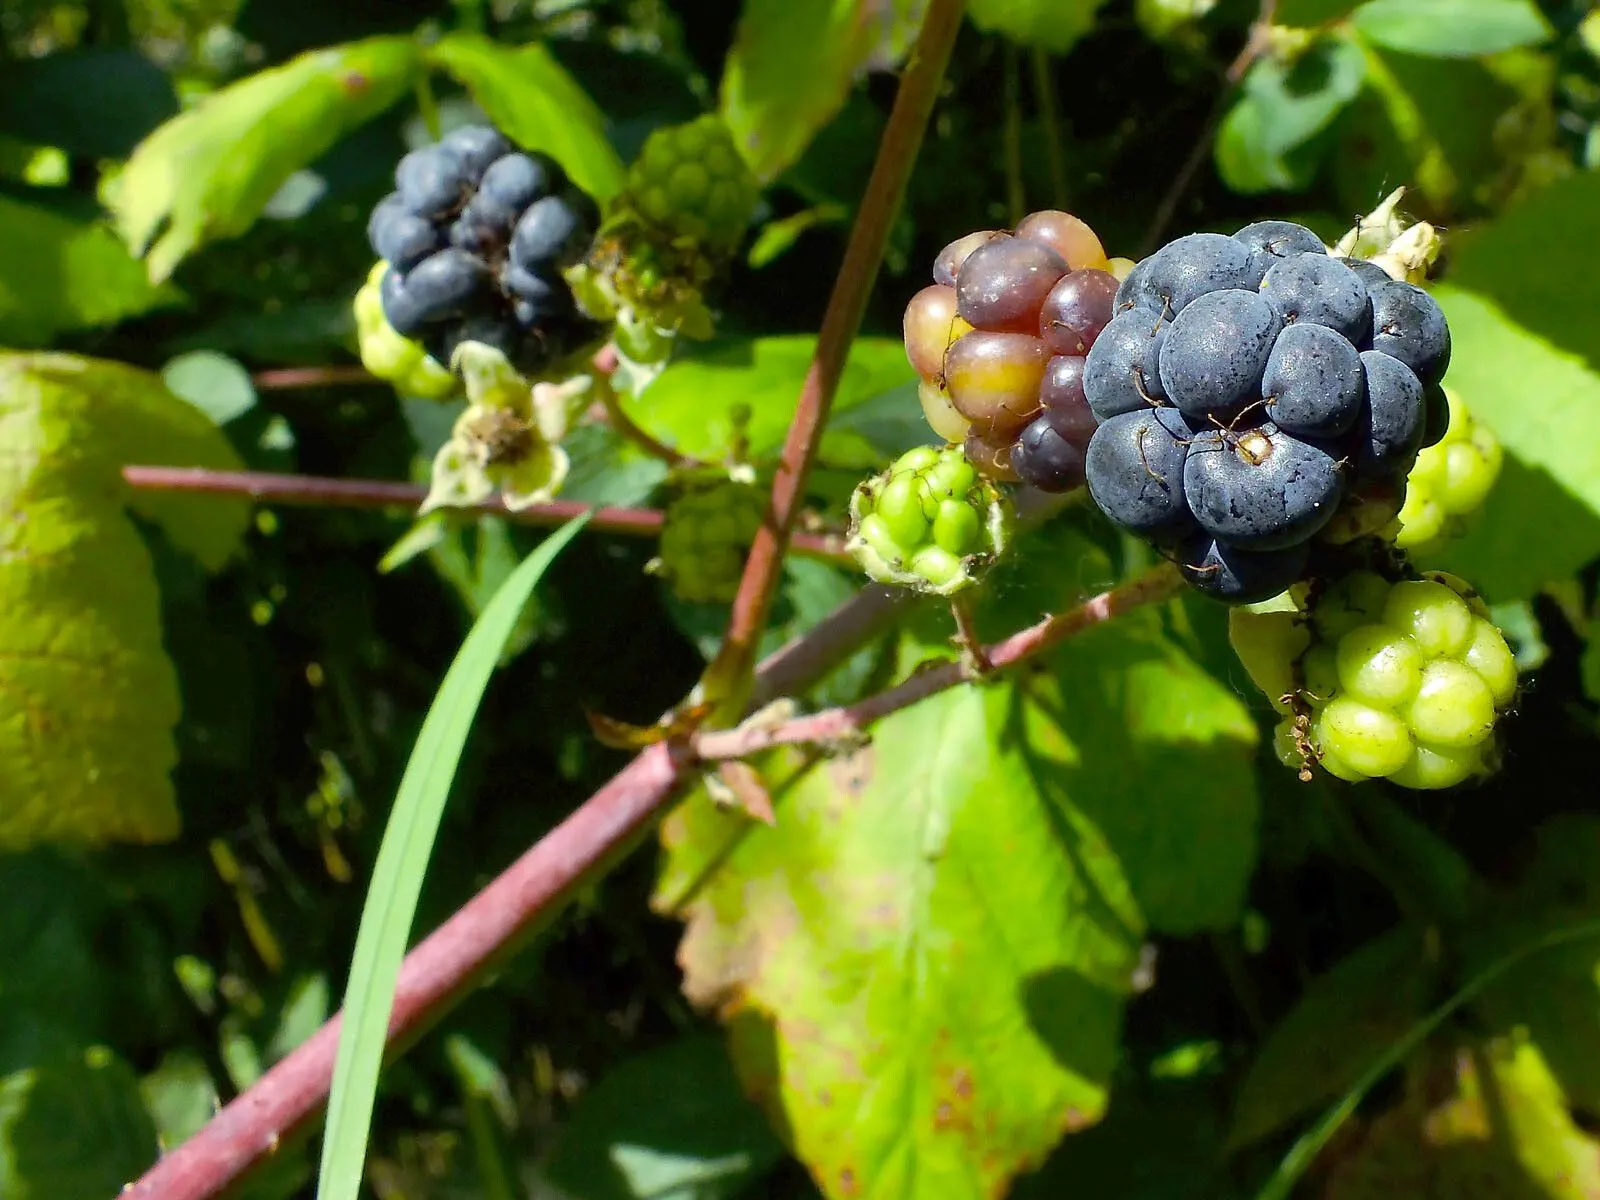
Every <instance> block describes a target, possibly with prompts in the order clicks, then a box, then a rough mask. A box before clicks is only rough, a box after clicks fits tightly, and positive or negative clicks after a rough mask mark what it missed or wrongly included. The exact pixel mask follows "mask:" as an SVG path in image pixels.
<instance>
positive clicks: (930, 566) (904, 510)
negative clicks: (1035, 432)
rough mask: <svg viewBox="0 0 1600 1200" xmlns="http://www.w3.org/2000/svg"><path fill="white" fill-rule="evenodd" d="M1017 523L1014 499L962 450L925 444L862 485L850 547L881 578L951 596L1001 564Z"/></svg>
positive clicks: (854, 501)
mask: <svg viewBox="0 0 1600 1200" xmlns="http://www.w3.org/2000/svg"><path fill="white" fill-rule="evenodd" d="M1013 524H1014V517H1013V511H1012V507H1011V502H1010V500H1009V499H1008V498H1007V497H1006V495H1005V494H1004V493H1003V492H1001V491H1000V489H999V488H997V487H995V486H994V484H992V483H990V482H989V481H988V480H986V479H984V478H982V477H981V476H980V475H979V474H978V472H977V471H976V470H975V469H974V468H973V466H972V464H971V463H970V462H968V461H967V459H966V456H965V455H964V454H963V453H962V452H961V449H960V448H959V447H951V446H947V447H942V448H939V449H935V448H933V447H931V446H919V447H917V448H916V449H914V450H908V451H906V453H904V454H902V455H901V456H900V458H899V459H898V460H896V461H895V463H894V465H893V466H891V467H890V468H889V469H888V470H886V471H884V472H883V473H882V474H879V475H875V476H873V477H872V478H870V479H867V480H864V481H863V482H862V483H861V484H860V485H859V486H858V487H857V488H856V490H855V494H854V495H852V496H851V498H850V536H849V540H848V541H847V542H846V545H845V548H846V549H847V550H848V551H849V552H850V554H851V555H852V556H853V557H854V558H855V560H856V562H857V563H859V564H860V566H861V569H862V570H863V571H865V572H866V573H867V574H868V575H869V576H871V577H872V578H873V579H875V580H876V581H877V582H879V583H887V584H894V585H898V586H900V587H908V588H912V589H914V590H916V591H919V592H924V593H927V594H929V595H934V596H952V595H954V594H955V593H957V592H959V591H962V590H964V589H966V588H969V587H971V586H972V585H973V584H975V583H977V582H978V580H979V579H981V578H982V576H983V574H984V573H985V572H986V571H987V570H988V569H989V568H990V567H991V566H993V565H994V563H995V561H996V560H997V559H998V558H999V557H1000V555H1001V554H1003V553H1004V552H1005V549H1006V546H1007V545H1008V544H1009V542H1010V540H1011V533H1012V527H1013Z"/></svg>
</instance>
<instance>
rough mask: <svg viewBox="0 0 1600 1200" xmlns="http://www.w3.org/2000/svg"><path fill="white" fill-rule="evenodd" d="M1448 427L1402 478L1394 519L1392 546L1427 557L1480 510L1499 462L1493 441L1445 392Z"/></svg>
mask: <svg viewBox="0 0 1600 1200" xmlns="http://www.w3.org/2000/svg"><path fill="white" fill-rule="evenodd" d="M1445 398H1446V399H1447V401H1448V402H1449V405H1450V425H1449V428H1448V429H1447V431H1446V433H1445V435H1444V437H1443V438H1442V439H1441V440H1440V441H1439V443H1438V444H1437V445H1433V446H1429V447H1428V448H1427V449H1426V450H1423V451H1422V452H1421V453H1420V454H1418V455H1417V462H1416V465H1415V466H1413V467H1412V468H1411V474H1410V475H1409V476H1407V477H1406V500H1405V504H1404V506H1403V507H1402V508H1401V509H1400V514H1399V516H1398V517H1397V518H1396V519H1395V528H1394V530H1393V533H1392V536H1393V538H1394V544H1395V545H1396V546H1398V547H1400V549H1402V550H1406V551H1410V552H1411V553H1413V554H1429V553H1432V552H1433V551H1435V550H1437V549H1438V548H1439V546H1440V545H1441V544H1442V543H1444V542H1445V541H1447V540H1448V539H1449V538H1451V537H1452V536H1454V535H1455V534H1457V533H1459V532H1460V531H1461V529H1462V527H1463V526H1464V525H1465V524H1466V522H1467V520H1468V519H1469V518H1470V517H1471V516H1472V515H1473V514H1474V513H1476V512H1477V511H1478V509H1479V508H1481V507H1482V506H1483V502H1484V500H1485V499H1486V498H1487V497H1488V495H1489V491H1490V489H1491V488H1493V487H1494V484H1495V480H1496V479H1498V478H1499V477H1500V466H1501V463H1502V461H1503V459H1504V457H1505V455H1504V452H1503V451H1502V450H1501V448H1500V442H1499V440H1498V439H1497V438H1496V437H1495V436H1494V434H1493V433H1492V432H1490V430H1489V429H1488V428H1486V427H1485V426H1483V425H1480V424H1478V423H1477V422H1476V421H1474V420H1473V419H1472V414H1471V413H1469V412H1468V411H1467V407H1466V405H1465V404H1463V403H1462V402H1461V398H1460V397H1459V396H1457V395H1456V394H1455V393H1454V392H1452V391H1451V390H1450V389H1449V388H1446V389H1445Z"/></svg>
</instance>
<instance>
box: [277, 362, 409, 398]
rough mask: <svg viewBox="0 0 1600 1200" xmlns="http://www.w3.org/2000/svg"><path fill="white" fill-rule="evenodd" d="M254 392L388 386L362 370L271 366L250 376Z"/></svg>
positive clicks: (344, 367) (347, 367)
mask: <svg viewBox="0 0 1600 1200" xmlns="http://www.w3.org/2000/svg"><path fill="white" fill-rule="evenodd" d="M250 382H251V383H253V384H255V388H256V391H258V392H285V391H289V390H291V389H294V388H319V387H345V386H352V385H353V386H357V387H366V386H376V387H388V386H389V385H388V384H387V383H385V382H384V381H383V380H382V379H379V378H378V377H377V376H376V375H374V374H373V373H372V372H371V371H369V370H367V369H366V368H365V367H357V366H338V367H274V368H272V369H271V370H267V371H257V372H256V373H255V374H254V375H252V376H250Z"/></svg>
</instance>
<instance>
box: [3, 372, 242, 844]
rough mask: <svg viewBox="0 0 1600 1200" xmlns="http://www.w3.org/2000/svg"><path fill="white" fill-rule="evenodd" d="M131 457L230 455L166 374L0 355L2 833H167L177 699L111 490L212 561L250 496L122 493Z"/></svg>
mask: <svg viewBox="0 0 1600 1200" xmlns="http://www.w3.org/2000/svg"><path fill="white" fill-rule="evenodd" d="M126 462H147V463H150V462H155V463H170V464H175V465H190V466H206V467H217V468H237V467H238V466H239V462H238V460H237V458H235V456H234V454H233V452H232V450H231V449H230V448H229V447H228V444H227V442H226V441H225V440H224V439H223V438H222V436H221V434H219V433H218V432H217V431H216V429H215V428H214V427H213V426H212V424H211V422H210V421H209V420H207V419H206V417H205V416H204V415H203V414H201V413H199V412H197V411H196V410H195V409H193V408H191V407H190V406H189V405H188V404H185V403H184V402H183V401H182V400H179V399H178V398H177V397H176V396H174V395H172V394H171V393H170V392H168V391H167V390H166V388H164V387H163V386H162V384H161V381H160V379H159V378H158V377H157V376H155V375H152V374H150V373H148V372H145V371H139V370H135V369H134V368H131V367H125V366H122V365H120V364H116V363H108V362H100V361H96V360H93V359H84V358H77V357H74V356H71V355H64V354H39V355H23V354H8V355H7V354H0V511H4V512H6V513H8V514H10V516H9V518H8V519H7V520H5V521H0V762H4V763H5V764H6V770H5V771H4V772H3V773H0V848H3V849H17V848H21V847H25V846H28V845H31V844H34V843H36V842H40V841H47V840H65V841H76V842H87V843H104V842H112V841H135V842H150V841H159V840H162V839H165V838H169V837H171V836H173V835H174V834H175V833H176V832H177V827H178V813H177V810H176V808H175V807H174V805H173V796H172V785H171V783H170V781H169V780H168V778H167V772H168V770H169V769H170V768H171V766H172V763H173V759H174V753H175V752H174V749H173V741H172V730H173V726H174V725H175V724H176V723H177V720H178V715H179V698H178V687H177V680H176V678H175V677H174V674H173V670H172V666H171V664H170V663H169V662H168V661H167V657H166V655H165V653H164V652H163V650H162V647H161V614H160V611H159V607H158V605H159V597H158V595H157V590H156V583H155V578H154V574H153V571H152V566H151V562H150V556H149V553H148V552H147V550H146V549H145V545H144V542H143V541H142V540H141V537H140V534H139V532H138V531H137V529H136V528H135V527H134V525H133V524H132V522H130V521H129V520H128V518H127V516H126V514H125V513H124V512H123V505H124V504H129V505H131V506H132V507H133V508H134V509H135V511H137V512H138V513H139V514H140V515H141V516H143V517H145V518H146V519H148V520H151V521H154V522H155V523H156V524H157V525H158V526H160V528H161V529H162V531H163V533H164V534H165V535H166V537H167V538H168V539H169V540H170V541H171V542H172V543H173V544H174V545H175V546H177V547H178V548H179V549H181V550H183V551H185V552H186V553H188V554H190V555H192V556H194V557H195V558H197V559H199V560H200V562H201V563H202V564H203V565H205V566H207V567H208V568H213V569H214V568H216V567H218V566H220V565H221V564H222V562H223V561H225V560H226V559H227V557H228V556H229V554H230V553H231V552H232V550H233V547H234V546H235V545H236V543H237V541H238V539H239V536H240V535H241V534H242V532H243V530H244V526H245V522H246V520H247V519H248V507H247V506H246V505H245V504H243V503H241V502H237V501H232V500H225V499H220V498H217V499H213V498H207V499H205V500H197V499H195V498H190V497H178V496H161V497H158V496H154V495H145V496H136V497H132V498H131V499H130V498H129V497H128V495H127V493H126V489H125V488H124V486H123V484H122V481H121V479H120V477H119V474H118V472H119V470H120V468H121V466H122V464H124V463H126Z"/></svg>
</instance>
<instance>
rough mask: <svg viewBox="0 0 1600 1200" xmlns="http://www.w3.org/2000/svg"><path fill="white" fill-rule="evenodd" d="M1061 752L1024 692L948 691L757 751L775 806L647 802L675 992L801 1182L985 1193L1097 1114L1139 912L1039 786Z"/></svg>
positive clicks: (1100, 845) (844, 1188) (907, 1196)
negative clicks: (781, 750)
mask: <svg viewBox="0 0 1600 1200" xmlns="http://www.w3.org/2000/svg"><path fill="white" fill-rule="evenodd" d="M1036 690H1043V691H1048V690H1049V688H1048V682H1047V681H1045V680H1040V681H1037V682H1036V683H1035V684H1030V687H1029V691H1030V692H1032V691H1036ZM1076 757H1077V751H1076V749H1075V748H1074V747H1072V746H1071V745H1070V744H1068V743H1067V742H1066V741H1065V740H1064V739H1063V738H1062V736H1061V734H1060V732H1059V730H1058V729H1057V728H1056V727H1055V725H1054V724H1053V722H1052V721H1051V719H1050V718H1049V716H1048V715H1047V713H1046V711H1045V710H1044V709H1043V708H1042V707H1041V706H1039V705H1038V704H1035V703H1034V702H1033V700H1032V699H1031V698H1030V696H1029V694H1028V693H1025V692H1024V691H1023V690H1021V689H1019V688H1017V687H1014V686H1010V685H997V686H994V687H988V688H982V689H977V688H963V689H959V690H956V691H951V692H946V693H943V694H941V695H939V696H936V697H934V698H933V699H930V700H927V701H924V702H923V703H922V704H919V705H917V706H916V707H914V708H911V709H907V710H905V711H903V712H901V713H898V714H896V715H895V716H893V717H891V718H889V719H888V720H886V721H884V722H883V723H882V724H881V725H879V726H878V727H877V729H876V731H875V737H874V741H873V744H872V746H871V748H870V749H867V750H864V751H861V752H859V753H858V754H856V755H854V756H852V757H850V758H846V759H839V760H836V761H833V762H829V763H826V764H824V765H821V766H818V767H816V768H814V769H811V770H809V771H805V772H804V773H803V774H801V775H800V776H799V778H798V779H795V778H794V770H795V766H796V764H795V762H794V761H793V760H790V761H788V762H786V763H784V764H783V766H782V767H781V768H779V767H777V766H774V767H772V768H771V769H769V770H768V772H767V780H768V782H769V784H771V785H772V786H773V788H774V790H775V794H776V795H777V798H778V799H779V808H778V824H777V826H776V827H767V826H755V825H753V824H752V823H751V822H750V821H749V820H748V819H747V818H744V817H743V816H735V815H729V814H726V813H723V812H720V811H719V810H717V809H716V808H715V807H714V806H712V805H711V804H710V803H709V802H708V801H707V800H705V799H704V797H697V798H694V799H692V800H690V801H689V802H688V803H687V804H686V805H684V806H683V807H681V808H680V809H679V810H678V811H677V812H676V813H675V814H674V815H673V816H672V818H671V819H670V820H669V822H668V824H667V826H666V829H665V830H664V840H665V842H666V845H667V848H668V861H667V865H666V869H665V874H664V877H663V879H662V882H661V885H660V889H659V891H658V895H657V901H658V904H659V905H660V906H661V907H663V908H665V909H668V910H670V911H674V912H677V913H679V914H680V915H682V916H684V917H685V918H686V919H687V920H688V930H687V932H686V934H685V937H684V942H683V946H682V949H681V951H680V956H679V957H680V962H681V964H682V966H683V968H684V972H685V989H686V991H687V992H688V994H689V995H690V997H691V998H692V999H694V1000H695V1001H696V1002H698V1003H700V1004H702V1005H711V1006H715V1007H717V1008H718V1009H720V1010H721V1012H722V1013H723V1015H724V1016H725V1017H726V1018H728V1019H729V1020H730V1022H731V1035H732V1041H733V1051H734V1057H735V1061H736V1064H737V1066H738V1069H739V1073H740V1075H741V1078H742V1080H743V1082H744V1086H745V1088H746V1090H747V1091H748V1092H750V1094H751V1095H752V1096H754V1097H755V1098H756V1099H757V1101H758V1102H760V1103H761V1104H762V1105H763V1107H765V1108H766V1110H767V1112H768V1115H769V1117H771V1118H772V1120H773V1122H774V1124H775V1126H776V1127H777V1128H778V1129H780V1130H781V1131H784V1132H785V1134H786V1136H788V1137H789V1138H790V1139H791V1140H792V1143H793V1145H794V1148H795V1151H796V1153H797V1154H798V1155H799V1157H800V1158H801V1159H802V1160H803V1161H804V1162H805V1163H806V1164H807V1165H808V1166H809V1167H810V1169H811V1172H812V1174H813V1176H814V1177H815V1178H816V1180H817V1182H818V1184H819V1185H820V1186H821V1187H822V1189H823V1190H824V1192H826V1193H827V1195H829V1196H831V1197H850V1196H885V1197H888V1196H893V1197H896V1200H969V1198H971V1200H976V1198H978V1197H988V1196H995V1195H1000V1194H1002V1193H1003V1192H1004V1190H1005V1186H1006V1183H1007V1181H1008V1180H1009V1179H1011V1178H1012V1177H1013V1176H1014V1175H1016V1174H1017V1173H1018V1172H1019V1171H1022V1170H1025V1169H1028V1168H1030V1167H1031V1166H1034V1165H1037V1164H1038V1163H1039V1162H1040V1161H1041V1160H1042V1159H1043V1158H1044V1156H1045V1155H1046V1154H1047V1152H1048V1151H1049V1149H1050V1147H1051V1146H1052V1145H1053V1144H1054V1143H1055V1141H1056V1139H1057V1138H1059V1137H1060V1136H1061V1134H1063V1133H1064V1132H1067V1131H1069V1130H1073V1129H1077V1128H1080V1127H1082V1126H1084V1125H1087V1124H1091V1123H1092V1122H1094V1121H1095V1120H1097V1119H1098V1118H1099V1116H1100V1114H1101V1112H1102V1111H1103V1109H1104V1107H1105V1102H1106V1084H1107V1080H1108V1076H1109V1073H1110V1070H1111V1068H1112V1065H1113V1063H1114V1061H1115V1058H1116V1046H1117V1034H1118V1028H1119V1024H1120V1013H1121V1008H1122V1000H1123V997H1124V995H1125V994H1126V992H1127V991H1128V988H1129V980H1130V977H1131V974H1132V971H1133V968H1134V965H1135V961H1136V955H1137V947H1138V944H1139V941H1140V938H1141V936H1142V932H1143V922H1142V920H1141V918H1140V915H1139V913H1138V910H1137V909H1136V908H1135V906H1134V904H1133V899H1132V895H1131V893H1130V891H1129V888H1128V885H1127V883H1126V880H1125V879H1124V877H1123V872H1122V867H1121V864H1120V863H1119V862H1118V860H1117V858H1116V856H1115V854H1114V853H1113V851H1112V849H1111V847H1110V846H1109V845H1108V844H1107V841H1106V839H1105V837H1104V836H1103V835H1102V833H1101V832H1100V830H1099V829H1098V828H1097V827H1096V826H1095V824H1094V823H1093V822H1092V821H1091V820H1089V819H1088V818H1087V817H1086V816H1085V815H1084V814H1083V812H1082V811H1081V810H1079V809H1077V808H1076V807H1074V806H1072V805H1071V804H1070V803H1057V802H1055V801H1053V800H1052V799H1051V798H1050V797H1049V796H1047V795H1046V794H1045V793H1044V792H1043V791H1042V790H1041V788H1040V786H1039V783H1038V778H1039V776H1040V775H1041V774H1042V773H1047V772H1050V771H1052V770H1054V769H1056V768H1058V767H1060V766H1062V765H1064V764H1066V763H1068V762H1069V761H1070V760H1072V759H1074V758H1076Z"/></svg>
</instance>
